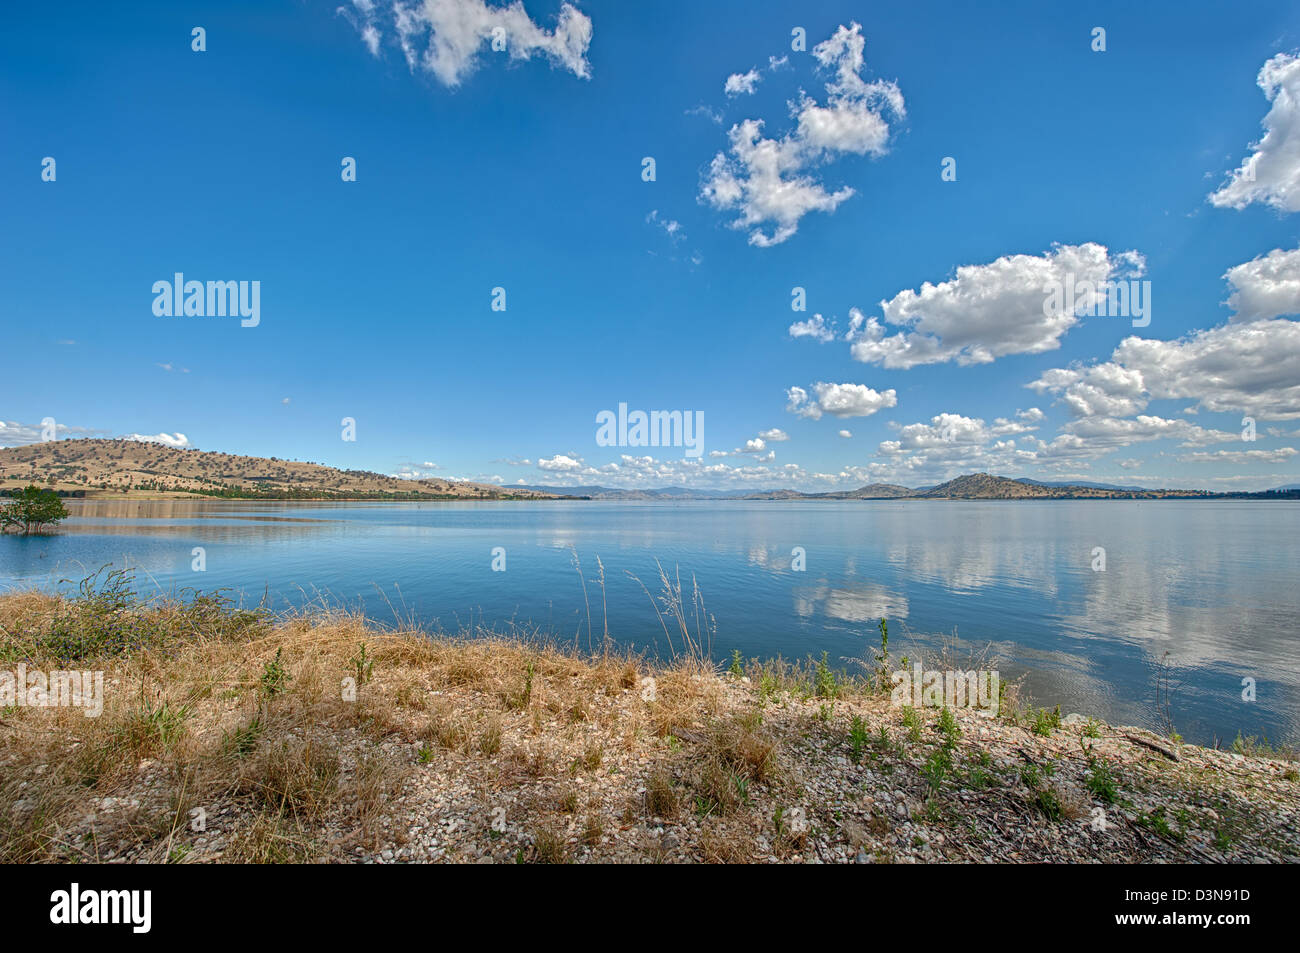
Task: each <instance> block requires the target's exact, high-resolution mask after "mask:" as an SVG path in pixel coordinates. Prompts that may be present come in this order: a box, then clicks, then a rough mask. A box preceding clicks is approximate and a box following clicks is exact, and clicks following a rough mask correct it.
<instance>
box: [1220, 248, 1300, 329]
mask: <svg viewBox="0 0 1300 953" xmlns="http://www.w3.org/2000/svg"><path fill="white" fill-rule="evenodd" d="M1223 277H1224V278H1226V279H1227V281H1228V283H1229V284H1230V285H1231V286H1232V294H1230V295H1229V296H1228V302H1227V303H1228V307H1230V308H1232V309H1233V311H1234V312H1236V313H1235V314H1234V315H1233V317H1232V320H1233V321H1236V322H1244V321H1264V320H1268V319H1269V318H1276V317H1280V316H1281V315H1285V314H1300V248H1295V249H1292V250H1291V251H1283V250H1282V249H1280V248H1274V249H1273V250H1272V251H1271V252H1269V253H1268V254H1267V255H1261V256H1260V257H1258V258H1256V259H1254V260H1252V261H1248V262H1246V263H1245V264H1241V265H1236V266H1235V267H1232V268H1229V269H1228V270H1227V272H1226V273H1225V274H1224V276H1223Z"/></svg>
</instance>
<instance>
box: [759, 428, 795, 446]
mask: <svg viewBox="0 0 1300 953" xmlns="http://www.w3.org/2000/svg"><path fill="white" fill-rule="evenodd" d="M758 435H759V436H760V437H762V438H763V439H764V440H766V441H768V442H769V443H780V442H781V441H783V440H789V439H790V435H789V434H788V433H786V432H785V431H784V430H782V429H781V428H780V427H773V428H772V429H771V430H760V431H759V432H758Z"/></svg>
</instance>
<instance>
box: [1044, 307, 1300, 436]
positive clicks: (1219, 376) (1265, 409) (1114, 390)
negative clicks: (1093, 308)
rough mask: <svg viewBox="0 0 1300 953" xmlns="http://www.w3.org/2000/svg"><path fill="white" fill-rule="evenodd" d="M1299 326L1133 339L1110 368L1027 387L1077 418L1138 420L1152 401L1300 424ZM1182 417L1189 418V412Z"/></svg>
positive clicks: (1271, 323)
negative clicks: (1135, 415)
mask: <svg viewBox="0 0 1300 953" xmlns="http://www.w3.org/2000/svg"><path fill="white" fill-rule="evenodd" d="M1296 367H1300V323H1297V322H1295V321H1288V320H1285V319H1281V318H1277V319H1272V320H1266V321H1254V322H1251V323H1247V324H1225V325H1220V326H1219V327H1216V328H1211V329H1210V330H1206V331H1195V332H1193V333H1192V334H1191V335H1189V336H1187V337H1184V338H1179V339H1176V340H1173V341H1155V340H1150V339H1147V338H1139V337H1128V338H1125V339H1124V340H1123V341H1121V342H1120V344H1119V346H1118V347H1117V348H1115V351H1114V352H1113V353H1112V355H1111V359H1110V361H1108V362H1105V363H1101V364H1094V365H1091V366H1087V367H1083V366H1073V367H1068V368H1056V369H1053V370H1049V371H1046V372H1045V373H1044V374H1043V375H1042V376H1041V377H1039V378H1038V380H1036V381H1033V382H1031V383H1030V384H1028V385H1026V386H1028V387H1030V388H1032V389H1034V390H1036V391H1038V392H1039V393H1043V392H1045V391H1046V392H1050V393H1053V394H1059V395H1060V396H1061V402H1062V403H1063V404H1065V406H1066V407H1067V408H1069V410H1070V412H1071V413H1073V414H1074V415H1075V416H1077V417H1088V416H1093V415H1103V416H1115V415H1127V414H1132V413H1136V412H1138V411H1140V410H1143V409H1145V408H1146V406H1147V404H1148V402H1149V401H1151V400H1161V399H1178V400H1187V399H1190V400H1194V401H1196V402H1197V404H1196V406H1198V407H1200V408H1202V409H1204V410H1208V411H1211V412H1215V413H1218V412H1223V413H1229V412H1231V413H1245V414H1250V415H1252V416H1254V417H1258V418H1260V419H1263V420H1284V419H1290V418H1295V417H1300V376H1297V375H1296V373H1295V370H1294V369H1295V368H1296ZM1184 412H1185V411H1184Z"/></svg>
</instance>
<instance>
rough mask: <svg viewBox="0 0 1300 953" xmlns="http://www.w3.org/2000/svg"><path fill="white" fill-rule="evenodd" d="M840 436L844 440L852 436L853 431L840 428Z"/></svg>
mask: <svg viewBox="0 0 1300 953" xmlns="http://www.w3.org/2000/svg"><path fill="white" fill-rule="evenodd" d="M840 436H841V437H843V438H844V439H845V440H848V439H849V438H850V437H852V436H853V431H852V430H841V431H840Z"/></svg>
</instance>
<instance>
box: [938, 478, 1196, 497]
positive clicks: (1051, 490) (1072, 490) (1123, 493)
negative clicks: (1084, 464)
mask: <svg viewBox="0 0 1300 953" xmlns="http://www.w3.org/2000/svg"><path fill="white" fill-rule="evenodd" d="M916 495H917V496H919V497H922V498H924V499H931V500H938V499H942V500H1157V499H1168V498H1171V497H1201V496H1208V495H1211V494H1208V493H1206V492H1205V491H1204V490H1115V489H1107V488H1105V487H1097V486H1080V485H1070V486H1044V485H1043V484H1041V483H1026V482H1024V481H1022V480H1012V479H1009V478H1008V477H1000V476H993V475H992V474H989V473H968V474H966V475H965V476H959V477H957V478H956V479H955V480H949V481H948V482H947V483H941V484H939V485H938V486H936V487H934V488H933V489H930V490H926V491H925V492H923V493H917V494H916Z"/></svg>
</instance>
